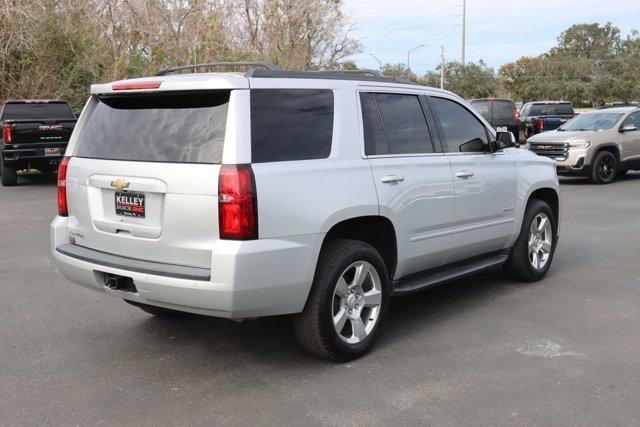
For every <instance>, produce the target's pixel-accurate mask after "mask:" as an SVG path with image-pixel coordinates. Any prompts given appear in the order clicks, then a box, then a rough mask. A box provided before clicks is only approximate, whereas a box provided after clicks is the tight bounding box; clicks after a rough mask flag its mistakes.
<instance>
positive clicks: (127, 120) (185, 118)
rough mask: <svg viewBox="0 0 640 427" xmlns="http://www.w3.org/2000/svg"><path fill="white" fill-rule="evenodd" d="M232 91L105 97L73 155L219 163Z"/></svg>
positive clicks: (89, 119)
mask: <svg viewBox="0 0 640 427" xmlns="http://www.w3.org/2000/svg"><path fill="white" fill-rule="evenodd" d="M229 95H230V91H215V92H213V91H212V92H196V93H167V92H165V93H154V94H127V95H117V96H104V97H100V98H98V104H97V105H96V106H95V108H94V110H93V112H92V113H91V115H90V116H89V118H88V120H87V122H86V124H85V125H84V127H83V129H82V132H81V134H80V140H79V142H78V147H77V149H76V152H75V153H74V155H75V156H78V157H88V158H98V159H109V160H132V161H145V162H169V163H221V161H222V148H223V146H224V134H225V127H226V124H227V109H228V104H229Z"/></svg>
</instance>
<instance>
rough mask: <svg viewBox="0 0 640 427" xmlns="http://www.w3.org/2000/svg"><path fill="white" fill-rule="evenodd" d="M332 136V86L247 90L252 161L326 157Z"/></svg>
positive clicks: (329, 150) (329, 151) (262, 161)
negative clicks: (322, 87)
mask: <svg viewBox="0 0 640 427" xmlns="http://www.w3.org/2000/svg"><path fill="white" fill-rule="evenodd" d="M332 136H333V91H332V90H329V89H252V90H251V161H252V162H253V163H264V162H280V161H286V160H309V159H323V158H327V157H329V154H330V153H331V140H332Z"/></svg>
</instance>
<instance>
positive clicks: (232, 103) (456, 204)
mask: <svg viewBox="0 0 640 427" xmlns="http://www.w3.org/2000/svg"><path fill="white" fill-rule="evenodd" d="M209 65H210V64H209ZM245 65H246V64H245ZM259 65H261V66H263V67H266V68H265V69H260V68H258V67H259ZM259 65H256V69H253V70H251V71H248V72H247V73H246V74H238V73H203V74H198V75H193V74H187V75H171V73H172V72H176V71H178V70H181V69H184V68H179V69H174V70H166V71H164V72H162V73H160V74H161V75H158V76H155V77H149V78H137V79H129V80H123V81H118V82H114V83H109V84H101V85H94V86H92V87H91V98H90V100H89V102H88V104H87V106H86V107H85V109H84V111H83V112H82V114H81V116H80V119H79V126H78V128H77V129H76V130H75V131H74V133H73V136H72V138H71V142H70V144H69V147H68V152H67V157H65V159H64V161H63V162H62V165H61V167H60V170H59V178H58V183H59V187H58V195H59V197H58V216H57V217H56V218H55V219H54V221H53V223H52V224H51V251H52V254H53V257H54V259H55V261H56V262H57V264H58V266H59V268H60V270H61V271H62V273H63V274H64V275H65V276H66V277H67V278H69V279H70V280H71V281H73V282H76V283H78V284H80V285H83V286H86V287H88V288H91V289H95V290H98V291H101V292H106V293H107V294H110V295H113V296H115V297H118V298H123V299H124V300H125V301H126V302H128V303H130V304H133V305H135V306H138V307H140V308H141V309H143V310H145V311H147V312H149V313H151V314H154V315H166V314H172V313H175V312H176V311H184V312H191V313H198V314H203V315H209V316H219V317H225V318H232V319H245V318H255V317H260V316H272V315H285V314H289V315H293V324H294V330H295V333H296V335H297V338H298V340H299V341H300V343H301V344H302V346H303V347H304V348H305V349H306V350H308V351H309V352H311V353H313V354H316V355H319V356H322V357H326V358H329V359H333V360H348V359H353V358H356V357H359V356H361V355H363V354H364V353H366V352H367V351H368V350H369V349H370V348H371V347H372V345H373V344H374V342H375V340H376V337H377V335H378V333H379V331H380V328H381V327H382V325H383V323H384V320H385V315H386V312H387V309H388V305H389V297H390V296H392V295H403V294H409V293H412V292H415V291H418V290H422V289H425V288H428V287H430V286H433V285H436V284H440V283H443V282H445V281H449V280H452V279H454V278H456V277H460V276H462V275H467V274H470V273H473V272H476V271H480V270H483V269H486V268H489V267H491V266H500V265H503V266H504V268H505V270H506V272H507V273H508V274H509V275H510V276H511V277H513V278H515V279H517V280H522V281H536V280H540V279H542V278H543V277H544V276H545V275H546V273H547V271H548V270H549V267H550V265H551V261H552V258H553V255H554V250H555V247H556V242H557V238H558V231H559V218H560V217H561V215H560V210H561V205H560V200H559V197H558V178H557V175H556V171H555V167H554V166H553V162H552V161H551V160H546V161H540V158H539V157H538V156H536V155H534V154H533V153H531V152H529V151H526V150H519V149H515V148H511V147H512V146H513V145H514V143H513V139H512V135H510V134H508V133H498V134H496V132H495V131H494V130H493V129H492V128H491V126H490V125H489V123H488V122H487V121H486V120H485V119H484V118H482V116H481V115H480V114H479V113H477V112H476V111H475V110H474V109H473V108H471V106H470V105H469V104H468V103H467V102H466V101H464V100H462V99H461V98H459V97H457V96H456V95H454V94H452V93H450V92H446V91H442V90H438V89H431V88H426V87H422V86H417V85H415V84H412V83H410V82H404V81H398V80H394V79H391V78H385V77H384V76H382V75H379V74H376V73H372V72H369V73H368V74H367V73H362V74H357V73H344V72H294V71H279V70H278V69H276V68H275V67H273V66H271V65H268V64H259ZM193 67H197V66H195V65H194V66H193ZM188 68H189V67H188ZM188 68H187V69H188Z"/></svg>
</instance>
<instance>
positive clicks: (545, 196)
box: [529, 188, 560, 221]
mask: <svg viewBox="0 0 640 427" xmlns="http://www.w3.org/2000/svg"><path fill="white" fill-rule="evenodd" d="M533 199H538V200H542V201H543V202H546V203H547V204H548V205H549V207H550V208H551V212H553V216H554V217H555V218H556V221H558V220H559V218H558V214H559V210H560V203H559V200H558V193H556V191H555V190H554V189H553V188H540V189H538V190H536V191H534V192H533V193H531V196H530V197H529V200H533Z"/></svg>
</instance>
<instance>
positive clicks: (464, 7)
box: [462, 0, 467, 66]
mask: <svg viewBox="0 0 640 427" xmlns="http://www.w3.org/2000/svg"><path fill="white" fill-rule="evenodd" d="M466 39H467V0H462V65H463V66H464V65H467V63H466V59H465V49H466V45H467V40H466Z"/></svg>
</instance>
